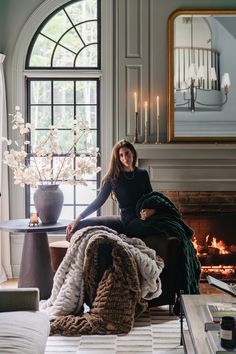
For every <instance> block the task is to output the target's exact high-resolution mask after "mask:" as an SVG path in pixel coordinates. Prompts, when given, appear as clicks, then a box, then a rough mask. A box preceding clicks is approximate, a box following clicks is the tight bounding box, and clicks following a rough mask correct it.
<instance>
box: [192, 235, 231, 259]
mask: <svg viewBox="0 0 236 354" xmlns="http://www.w3.org/2000/svg"><path fill="white" fill-rule="evenodd" d="M210 239H211V237H210V235H207V236H206V239H205V246H203V245H199V244H198V241H197V238H196V237H194V238H193V240H192V242H193V246H194V248H195V249H196V251H197V255H199V254H201V253H206V251H207V249H208V247H212V248H214V249H216V250H219V251H218V253H219V254H228V253H229V252H228V251H227V246H226V244H225V243H224V242H223V241H222V240H220V241H217V239H216V237H212V241H210ZM202 249H204V252H200V251H201V250H202Z"/></svg>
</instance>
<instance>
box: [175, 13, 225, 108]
mask: <svg viewBox="0 0 236 354" xmlns="http://www.w3.org/2000/svg"><path fill="white" fill-rule="evenodd" d="M214 21H216V20H215V19H214V18H212V17H211V16H209V17H207V19H206V18H203V17H202V16H201V17H200V16H195V15H193V16H189V15H188V16H186V15H183V16H179V17H178V18H177V19H176V20H175V34H176V35H175V48H174V63H175V68H174V70H175V78H174V90H175V110H176V111H186V110H190V111H192V112H195V110H198V111H208V110H211V111H213V110H221V109H222V106H223V105H224V104H225V103H226V102H227V100H228V92H229V87H230V76H229V73H224V74H223V75H222V78H220V76H221V74H220V52H219V51H218V50H217V49H213V48H212V44H213V41H214V42H217V38H216V37H214V35H213V34H212V30H211V27H210V24H211V25H212V26H214Z"/></svg>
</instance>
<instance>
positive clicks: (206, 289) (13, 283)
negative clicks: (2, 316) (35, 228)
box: [0, 279, 222, 294]
mask: <svg viewBox="0 0 236 354" xmlns="http://www.w3.org/2000/svg"><path fill="white" fill-rule="evenodd" d="M17 284H18V279H8V280H7V281H6V282H4V283H1V284H0V288H17ZM200 292H201V294H222V291H221V290H219V289H217V288H215V287H214V286H211V285H209V284H208V283H205V282H201V283H200Z"/></svg>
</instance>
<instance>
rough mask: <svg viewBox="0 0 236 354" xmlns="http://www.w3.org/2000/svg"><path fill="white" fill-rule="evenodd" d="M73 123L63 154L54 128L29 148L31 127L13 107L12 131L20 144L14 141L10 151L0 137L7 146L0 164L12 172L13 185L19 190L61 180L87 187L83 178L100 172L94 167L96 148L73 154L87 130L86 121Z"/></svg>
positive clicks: (88, 132) (32, 126) (5, 140)
mask: <svg viewBox="0 0 236 354" xmlns="http://www.w3.org/2000/svg"><path fill="white" fill-rule="evenodd" d="M73 123H74V125H73V127H72V129H71V131H72V133H73V136H72V139H71V146H70V147H69V148H68V149H67V151H65V152H63V150H62V148H61V146H60V144H59V140H58V129H57V127H56V126H54V125H51V126H50V127H49V130H48V134H47V135H46V134H45V136H39V137H38V138H37V139H36V141H34V145H33V146H32V145H31V141H30V140H29V136H30V134H32V132H34V131H35V127H34V125H33V124H31V123H25V121H24V118H23V116H22V113H21V112H20V108H19V107H18V106H16V113H15V114H14V115H13V120H12V129H14V130H17V131H18V132H19V134H20V137H21V141H17V140H15V141H14V146H16V149H13V148H11V149H10V148H9V147H10V146H11V145H12V140H11V139H7V138H5V137H3V138H2V141H3V142H5V143H6V146H7V150H6V151H5V152H4V160H3V162H4V163H5V164H7V165H8V166H9V167H10V168H11V169H12V170H13V176H14V183H15V184H18V185H20V186H21V187H24V186H25V185H30V186H32V187H36V186H37V185H38V184H43V183H48V181H50V183H58V181H62V182H66V183H69V184H72V185H75V184H82V185H87V183H86V179H85V176H86V175H91V174H95V173H97V172H99V171H100V168H98V167H97V155H98V148H95V149H86V150H83V152H81V153H78V152H77V153H76V154H75V152H74V148H75V147H77V144H78V143H79V141H80V140H81V139H83V140H85V139H86V137H87V136H88V134H90V130H89V126H88V122H82V121H76V120H74V122H73ZM26 149H29V150H27V151H29V152H30V154H28V153H27V151H26ZM55 156H56V157H55ZM74 159H75V161H76V163H75V165H74Z"/></svg>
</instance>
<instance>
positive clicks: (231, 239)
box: [164, 191, 236, 281]
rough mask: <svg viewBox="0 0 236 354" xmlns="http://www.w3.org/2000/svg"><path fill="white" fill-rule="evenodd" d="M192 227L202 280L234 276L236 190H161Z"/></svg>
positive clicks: (235, 260) (235, 271)
mask: <svg viewBox="0 0 236 354" xmlns="http://www.w3.org/2000/svg"><path fill="white" fill-rule="evenodd" d="M164 194H165V195H167V196H168V197H169V198H170V199H171V200H172V201H173V202H174V204H175V205H176V206H177V207H178V209H179V210H180V211H181V213H182V215H183V219H184V220H185V222H186V223H187V224H188V225H189V226H190V227H192V228H193V230H194V232H195V235H194V239H193V243H194V247H195V248H196V250H197V254H198V258H199V261H200V263H201V269H202V271H201V280H202V281H204V280H205V279H206V275H207V274H210V275H213V276H215V277H217V278H218V279H222V280H225V281H232V280H234V281H235V278H236V192H219V191H216V192H164Z"/></svg>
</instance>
